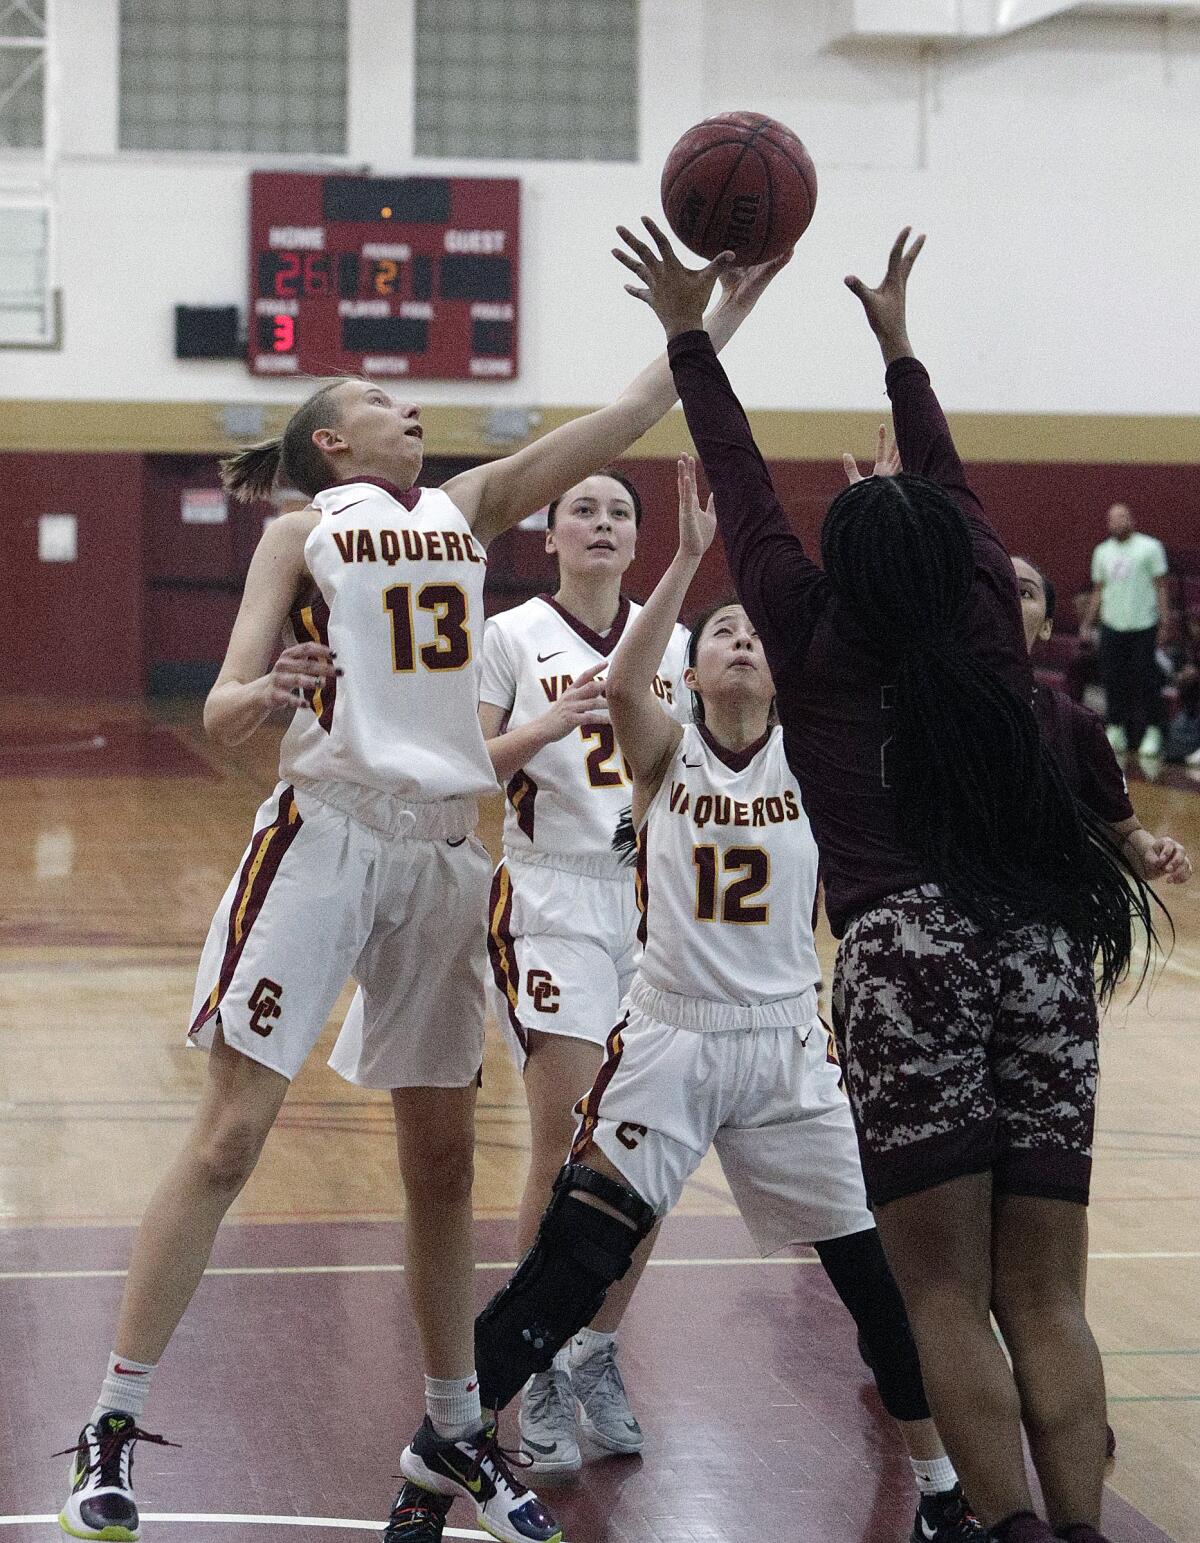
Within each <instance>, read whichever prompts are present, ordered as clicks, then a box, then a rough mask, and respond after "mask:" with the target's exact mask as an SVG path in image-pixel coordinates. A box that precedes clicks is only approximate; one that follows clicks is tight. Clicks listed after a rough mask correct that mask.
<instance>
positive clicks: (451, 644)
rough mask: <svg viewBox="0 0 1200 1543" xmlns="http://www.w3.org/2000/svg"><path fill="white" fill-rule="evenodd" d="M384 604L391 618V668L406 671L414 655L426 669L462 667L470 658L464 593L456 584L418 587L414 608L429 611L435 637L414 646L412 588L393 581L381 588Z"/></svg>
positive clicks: (413, 662)
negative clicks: (430, 641)
mask: <svg viewBox="0 0 1200 1543" xmlns="http://www.w3.org/2000/svg"><path fill="white" fill-rule="evenodd" d="M383 608H384V610H385V611H386V612H387V613H388V615H389V616H390V617H391V619H392V669H393V670H394V671H395V672H396V674H397V675H407V674H409V673H410V672H411V671H413V670H415V669H416V667H417V658H418V656H419V657H420V660H421V663H422V664H423V665H424V666H425V668H426V669H427V670H461V669H462V667H463V665H465V664H469V663H470V662H471V634H470V633H469V632H468V631H467V597H466V595H465V594H464V592H463V591H462V590H461V589H460V588H459V587H458V585H457V584H426V585H425V586H424V587H423V588H421V589H419V590H418V591H417V608H418V609H419V610H422V611H432V612H433V617H434V622H433V630H434V640H433V642H432V643H425V644H422V646H421V647H420V648H417V646H416V643H415V642H414V640H413V609H412V588H411V586H410V585H408V584H393V585H392V587H391V589H385V590H384V592H383Z"/></svg>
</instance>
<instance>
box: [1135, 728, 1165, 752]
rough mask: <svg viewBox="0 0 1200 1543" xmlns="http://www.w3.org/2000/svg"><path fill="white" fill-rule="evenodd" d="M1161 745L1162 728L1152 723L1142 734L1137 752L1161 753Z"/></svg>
mask: <svg viewBox="0 0 1200 1543" xmlns="http://www.w3.org/2000/svg"><path fill="white" fill-rule="evenodd" d="M1162 747H1163V736H1162V730H1161V729H1160V728H1159V727H1158V726H1157V724H1153V723H1152V724H1151V725H1150V727H1149V728H1148V729H1147V730H1146V732H1145V733H1144V734H1143V735H1142V742H1141V744H1140V745H1139V746H1138V754H1139V755H1146V756H1156V755H1161V754H1162Z"/></svg>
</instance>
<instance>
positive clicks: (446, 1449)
mask: <svg viewBox="0 0 1200 1543" xmlns="http://www.w3.org/2000/svg"><path fill="white" fill-rule="evenodd" d="M512 1462H517V1463H518V1464H520V1463H521V1458H520V1456H519V1454H513V1453H508V1452H505V1451H503V1450H502V1449H501V1447H500V1444H499V1442H498V1441H497V1439H496V1427H495V1425H486V1426H484V1427H483V1429H482V1430H480V1431H477V1432H476V1433H475V1435H473V1436H460V1437H458V1438H457V1439H452V1438H451V1437H449V1436H439V1435H438V1433H437V1431H436V1430H435V1429H434V1428H433V1422H432V1421H431V1420H430V1419H429V1416H428V1415H426V1417H425V1419H424V1420H423V1421H422V1423H421V1428H420V1430H418V1431H417V1434H416V1435H415V1436H414V1437H413V1439H412V1440H411V1441H410V1442H409V1444H408V1446H406V1447H405V1449H404V1451H403V1452H402V1453H401V1454H400V1471H401V1472H402V1473H403V1475H404V1477H405V1478H406V1479H411V1480H412V1482H413V1483H414V1484H417V1485H419V1486H420V1487H421V1488H422V1489H431V1490H434V1491H435V1492H436V1493H437V1494H439V1495H449V1496H451V1497H453V1496H455V1495H461V1496H462V1497H463V1498H464V1499H465V1500H469V1501H470V1502H471V1504H472V1505H473V1506H474V1507H475V1515H476V1517H477V1518H478V1520H479V1525H480V1526H481V1527H483V1528H484V1530H485V1531H487V1532H490V1533H491V1535H492V1536H493V1537H494V1538H499V1539H500V1540H501V1543H560V1540H561V1538H562V1528H561V1527H560V1526H559V1525H558V1523H557V1522H556V1521H555V1520H554V1517H553V1516H551V1514H550V1512H549V1511H548V1510H547V1509H546V1507H545V1506H544V1505H543V1504H542V1502H541V1501H540V1500H539V1499H538V1498H537V1496H536V1495H535V1494H534V1493H533V1492H532V1490H528V1489H526V1488H525V1486H524V1485H523V1484H522V1483H521V1482H520V1480H519V1479H518V1478H517V1477H516V1475H515V1474H514V1473H513V1471H512V1468H511V1466H510V1463H512ZM527 1465H528V1460H527V1459H526V1460H525V1464H524V1466H527Z"/></svg>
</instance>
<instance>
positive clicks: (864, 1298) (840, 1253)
mask: <svg viewBox="0 0 1200 1543" xmlns="http://www.w3.org/2000/svg"><path fill="white" fill-rule="evenodd" d="M813 1246H814V1248H815V1249H816V1251H817V1257H818V1258H819V1259H820V1261H821V1263H822V1265H824V1267H825V1273H826V1275H828V1276H829V1279H830V1280H831V1281H832V1282H833V1289H834V1290H835V1291H836V1292H837V1294H838V1296H839V1297H841V1299H842V1301H843V1302H844V1303H845V1304H846V1307H847V1308H848V1309H849V1311H850V1315H851V1316H852V1317H853V1319H854V1321H855V1323H856V1324H857V1325H858V1332H859V1340H860V1344H861V1345H862V1347H863V1349H864V1351H865V1355H864V1359H865V1360H866V1362H867V1364H868V1366H870V1368H871V1371H872V1374H873V1375H874V1378H875V1386H876V1387H877V1388H878V1389H879V1396H880V1398H881V1399H882V1400H883V1407H884V1408H885V1409H886V1410H887V1412H888V1413H889V1414H890V1415H891V1416H892V1418H893V1419H896V1420H927V1419H928V1418H929V1405H928V1403H927V1402H926V1400H925V1384H924V1383H923V1382H922V1380H921V1363H920V1361H919V1360H918V1358H917V1347H916V1344H915V1343H914V1342H913V1337H912V1330H911V1329H910V1328H909V1326H908V1314H907V1313H906V1312H905V1311H904V1302H903V1300H902V1298H901V1296H900V1288H899V1287H898V1286H897V1285H896V1282H895V1280H894V1278H893V1276H892V1272H891V1270H890V1269H889V1268H888V1262H887V1259H886V1258H885V1256H884V1252H883V1244H882V1243H881V1242H880V1241H879V1234H878V1233H877V1232H876V1231H875V1229H874V1227H869V1228H867V1230H866V1231H865V1232H853V1233H851V1234H850V1235H849V1236H848V1237H844V1238H833V1239H832V1240H831V1241H830V1242H828V1243H815V1244H814V1245H813Z"/></svg>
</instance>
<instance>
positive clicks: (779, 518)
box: [667, 331, 828, 671]
mask: <svg viewBox="0 0 1200 1543" xmlns="http://www.w3.org/2000/svg"><path fill="white" fill-rule="evenodd" d="M667 357H668V358H669V359H670V362H671V369H672V371H673V373H674V376H675V386H676V389H677V390H678V392H679V399H680V401H681V402H682V403H683V410H684V413H685V415H686V417H687V424H688V429H689V430H690V431H691V436H692V440H693V441H694V443H695V446H696V451H697V454H698V455H699V457H700V461H701V464H702V465H703V467H704V472H705V475H706V476H707V478H708V484H709V486H710V487H711V489H712V492H713V499H714V501H715V503H716V510H717V525H718V528H719V529H720V532H721V540H722V542H723V543H724V546H725V554H726V557H727V558H728V561H729V569H730V572H731V573H732V574H733V581H734V584H735V585H736V587H737V592H738V596H739V598H740V600H741V602H742V604H743V605H744V606H745V607H746V612H747V614H748V615H749V617H750V620H751V621H752V622H753V623H754V626H755V628H756V629H757V631H758V635H759V637H760V639H761V641H762V645H763V649H764V651H765V652H766V655H767V660H768V662H769V663H770V665H771V668H772V670H773V671H774V670H776V669H777V668H778V667H779V665H780V664H781V663H784V662H785V661H786V662H787V663H788V664H791V665H795V664H796V663H797V662H798V661H799V659H800V658H802V657H803V654H804V653H805V651H806V650H807V647H808V644H809V642H810V640H811V638H812V629H813V627H814V626H815V624H816V621H817V618H818V617H819V615H820V614H821V610H822V609H823V607H824V604H825V600H826V596H827V593H828V586H827V581H826V578H825V575H824V574H823V573H822V571H821V569H820V568H819V567H818V566H817V564H816V563H814V562H813V561H812V559H811V558H810V557H809V556H808V555H807V554H806V552H805V550H804V547H803V545H802V543H801V541H800V538H799V537H798V536H797V535H796V533H795V531H794V530H793V529H792V527H791V524H790V522H789V520H788V517H787V515H786V514H785V513H784V511H783V507H782V505H781V504H780V502H779V499H778V498H777V497H776V495H775V488H774V485H773V484H772V482H771V474H770V472H769V471H768V470H767V463H766V462H765V461H764V460H763V458H762V456H761V455H760V454H759V450H758V446H757V445H756V444H755V443H754V435H753V434H752V433H751V432H750V424H749V422H748V421H747V418H746V414H745V413H744V412H743V411H742V405H741V403H740V402H739V401H738V399H737V397H736V396H735V395H734V392H733V387H732V386H731V385H730V384H729V378H728V377H727V375H726V374H725V371H724V370H723V369H722V368H721V364H720V361H719V360H718V359H717V355H716V352H715V350H714V349H713V346H712V340H711V339H710V338H709V336H708V333H707V332H700V331H696V332H683V333H680V334H679V336H678V337H674V338H672V339H671V341H670V343H669V345H668V347H667Z"/></svg>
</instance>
